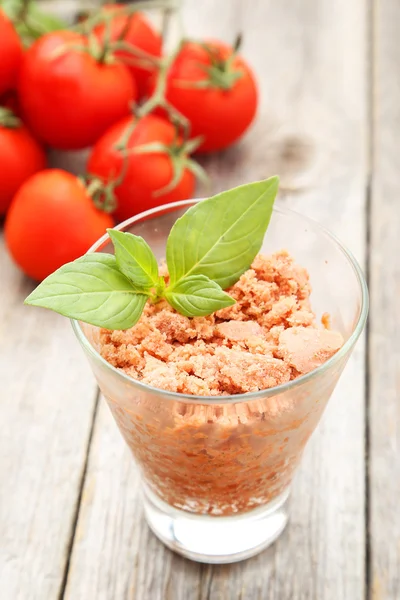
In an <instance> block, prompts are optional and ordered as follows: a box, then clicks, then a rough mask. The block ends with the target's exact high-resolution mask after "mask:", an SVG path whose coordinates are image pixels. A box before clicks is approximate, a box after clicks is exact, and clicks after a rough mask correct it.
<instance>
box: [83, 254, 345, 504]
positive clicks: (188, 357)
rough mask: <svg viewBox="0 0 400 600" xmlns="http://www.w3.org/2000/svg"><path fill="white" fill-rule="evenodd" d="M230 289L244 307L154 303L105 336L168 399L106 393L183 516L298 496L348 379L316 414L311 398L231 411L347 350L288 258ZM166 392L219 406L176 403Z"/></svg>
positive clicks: (107, 353)
mask: <svg viewBox="0 0 400 600" xmlns="http://www.w3.org/2000/svg"><path fill="white" fill-rule="evenodd" d="M165 275H166V277H167V278H168V276H167V274H166V273H165ZM227 292H228V293H229V294H230V295H231V296H232V297H233V298H234V299H235V300H236V304H234V305H233V306H229V307H227V308H224V309H222V310H219V311H217V312H215V313H213V314H211V315H209V316H207V317H193V318H188V317H185V316H183V315H181V314H178V313H177V312H176V311H175V310H174V309H173V308H172V307H171V306H170V305H169V304H167V302H166V301H165V300H162V301H160V302H158V303H157V304H150V303H148V304H147V305H146V307H145V309H144V312H143V314H142V316H141V318H140V320H139V321H138V323H137V324H136V325H135V326H134V327H132V328H131V329H128V330H125V331H109V330H106V329H98V330H97V331H96V338H97V343H96V344H95V345H96V347H97V349H98V351H99V352H100V353H101V355H102V356H103V358H105V359H106V360H107V361H108V362H109V363H110V364H111V365H113V366H114V367H116V368H117V369H119V370H122V371H123V372H124V373H125V374H126V375H128V376H129V377H131V378H133V379H136V380H138V381H140V382H141V383H144V384H147V385H148V386H152V387H153V388H158V389H159V390H160V393H159V394H157V393H155V394H151V395H148V396H146V399H145V401H143V398H139V397H138V398H135V397H133V396H132V395H131V396H129V394H128V395H127V397H126V398H123V399H121V398H116V397H115V395H113V392H112V391H111V390H109V391H108V390H107V385H106V383H105V384H104V386H102V389H103V392H104V393H105V395H106V396H107V399H108V400H109V404H110V407H111V410H112V412H113V414H114V417H115V419H116V421H117V423H118V425H119V427H120V429H121V431H122V433H123V435H124V437H125V438H126V441H127V442H128V444H129V446H130V448H131V450H132V451H133V453H134V455H135V457H136V458H137V460H138V461H139V463H140V464H141V465H142V466H143V467H144V468H143V474H144V477H145V481H146V483H147V485H148V486H149V487H150V488H151V489H152V490H153V491H154V492H155V493H156V494H157V495H158V496H160V497H161V498H162V499H163V500H164V501H166V502H167V503H168V504H170V505H172V506H175V507H176V508H181V509H185V510H188V511H193V512H196V513H208V514H211V515H231V514H236V513H240V512H245V511H248V510H251V509H252V508H255V507H257V506H260V505H264V504H266V503H268V502H270V501H271V500H273V499H274V498H275V497H277V496H279V495H280V494H281V493H282V492H283V491H285V490H286V489H287V487H288V485H289V483H290V481H291V478H292V475H293V471H294V469H295V467H296V465H297V464H298V462H299V460H300V458H301V453H302V450H303V448H304V445H305V443H306V441H307V440H308V438H309V436H310V435H311V433H312V431H313V429H314V428H315V425H316V423H317V422H318V420H319V417H320V415H321V413H322V411H323V408H324V406H325V403H326V400H327V398H328V397H329V395H330V393H331V391H332V389H333V387H334V385H335V383H336V378H335V377H333V378H332V380H329V381H327V382H325V384H324V387H323V389H322V388H321V389H320V390H319V392H320V397H321V401H320V402H315V404H314V405H313V406H311V407H310V408H309V409H307V410H306V409H305V403H306V402H307V400H308V399H309V395H310V394H309V390H307V389H305V390H303V391H302V392H299V391H297V390H296V388H294V389H293V391H292V393H291V394H288V393H287V392H286V393H285V395H284V396H283V394H282V395H280V394H279V391H277V394H276V395H274V396H272V397H271V396H270V397H266V398H261V399H260V398H258V399H257V400H249V401H247V402H244V401H243V396H242V397H240V398H238V401H237V403H235V402H234V401H233V402H232V403H228V404H227V403H224V404H222V403H221V404H218V397H221V396H222V397H224V396H227V395H235V394H244V393H247V392H257V391H260V390H267V389H269V388H272V387H275V386H279V385H281V384H285V383H287V382H289V381H291V380H293V379H296V378H297V377H299V376H301V375H304V374H306V373H308V372H310V371H312V370H313V369H315V368H316V367H318V366H319V365H321V364H322V363H324V362H325V361H326V360H328V359H329V358H330V357H331V356H332V355H333V354H335V352H337V351H338V350H339V348H341V346H342V345H343V338H342V336H341V334H340V333H338V332H335V331H330V330H329V329H328V328H327V327H328V325H329V319H328V318H327V316H326V315H324V317H323V319H322V323H323V324H322V325H321V326H319V325H318V324H317V322H316V318H315V315H314V313H313V311H312V308H311V305H310V292H311V287H310V283H309V276H308V273H307V271H306V270H305V269H304V268H302V267H301V266H299V265H297V264H296V263H295V261H294V260H293V258H292V257H291V256H290V255H289V254H288V253H287V252H285V251H281V252H277V253H275V254H273V255H272V256H270V257H266V256H263V255H258V256H256V258H255V259H254V261H253V263H252V265H251V268H250V269H248V270H247V271H246V272H245V273H243V275H242V276H241V277H240V279H239V280H238V281H237V282H236V283H235V284H234V285H233V286H232V287H231V288H230V289H228V290H227ZM89 336H90V337H93V334H89ZM93 342H94V340H93ZM100 383H101V382H100ZM162 390H166V391H168V392H178V393H182V394H187V395H195V396H198V397H199V396H208V397H210V396H211V397H214V398H215V400H214V401H213V402H212V403H208V404H206V403H204V404H202V403H201V400H200V401H199V403H198V404H196V403H192V402H188V403H187V404H184V403H182V402H179V403H178V402H171V401H170V400H168V399H163V394H162ZM233 400H234V398H233Z"/></svg>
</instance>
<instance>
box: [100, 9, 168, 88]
mask: <svg viewBox="0 0 400 600" xmlns="http://www.w3.org/2000/svg"><path fill="white" fill-rule="evenodd" d="M124 8H126V7H124V5H123V4H106V5H105V6H104V7H103V9H102V12H104V13H105V14H107V13H108V12H114V13H115V16H113V18H112V20H111V28H110V33H111V35H110V40H111V42H115V41H116V40H118V39H119V37H120V36H121V33H122V32H123V31H125V28H127V29H126V32H125V35H124V41H125V42H126V43H127V44H129V45H130V46H132V47H134V48H138V49H139V50H142V51H143V52H146V53H147V54H149V55H150V56H154V57H160V56H161V48H162V39H161V36H160V35H159V33H157V32H156V31H155V30H154V29H153V27H152V26H151V25H150V23H149V22H148V21H147V20H146V18H145V17H144V16H143V15H142V14H141V13H138V12H137V13H133V15H132V16H129V15H127V14H123V13H121V14H118V13H117V12H116V9H117V10H118V9H121V10H122V11H123V10H124ZM128 22H129V27H127V26H128ZM94 31H95V33H96V35H97V37H98V39H99V40H100V41H103V40H104V36H105V31H106V25H105V24H103V23H102V24H101V25H98V26H97V27H96V28H95V30H94ZM115 56H116V57H118V58H119V59H120V60H121V61H122V62H126V64H127V67H128V69H129V71H130V73H131V75H132V77H133V79H134V80H135V81H136V84H137V87H138V91H139V96H140V97H142V96H143V95H144V94H145V93H146V90H147V86H148V80H149V78H150V77H151V75H152V74H153V73H154V72H155V68H154V67H152V66H151V64H147V65H146V63H145V62H141V60H140V58H138V57H135V55H134V54H132V53H131V52H128V51H124V50H118V51H116V52H115Z"/></svg>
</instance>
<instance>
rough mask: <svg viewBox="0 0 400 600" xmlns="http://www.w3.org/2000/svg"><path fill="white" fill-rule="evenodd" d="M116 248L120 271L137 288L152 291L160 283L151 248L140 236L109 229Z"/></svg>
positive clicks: (108, 231)
mask: <svg viewBox="0 0 400 600" xmlns="http://www.w3.org/2000/svg"><path fill="white" fill-rule="evenodd" d="M107 233H108V235H109V236H110V238H111V241H112V243H113V244H114V248H115V258H116V260H117V265H118V268H119V270H120V271H121V272H122V273H123V274H124V275H125V276H126V277H128V279H130V280H131V281H132V282H133V283H134V285H135V287H136V288H140V289H144V290H146V289H150V288H151V287H154V286H156V285H157V283H158V264H157V259H156V257H155V256H154V254H153V252H152V250H151V248H150V246H149V245H148V244H147V242H145V241H144V239H143V238H141V237H140V236H138V235H133V234H132V233H123V232H122V231H117V230H116V229H107Z"/></svg>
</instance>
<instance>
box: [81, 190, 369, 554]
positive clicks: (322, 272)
mask: <svg viewBox="0 0 400 600" xmlns="http://www.w3.org/2000/svg"><path fill="white" fill-rule="evenodd" d="M195 202H196V201H195V200H187V201H182V202H176V203H173V204H169V205H164V206H161V207H158V208H156V209H153V210H150V211H147V212H144V213H142V214H139V215H137V216H135V217H133V218H131V219H129V220H127V221H125V222H124V223H122V224H121V225H119V226H118V227H117V229H119V230H121V231H128V232H131V233H134V234H135V235H140V236H142V237H143V238H144V239H145V240H146V241H147V242H148V244H149V245H150V246H151V248H152V249H153V251H154V253H155V255H156V256H157V258H158V259H159V260H161V259H163V258H164V257H165V245H166V240H167V237H168V234H169V232H170V229H171V227H172V225H173V224H174V222H175V221H176V219H177V218H179V217H180V216H181V215H182V214H184V212H185V211H186V210H187V209H188V208H189V207H190V206H192V205H193V204H194V203H195ZM281 249H287V250H288V251H289V252H290V254H291V255H292V256H293V257H294V258H295V260H296V262H297V263H298V264H300V265H301V266H303V267H305V268H306V269H307V270H308V272H309V274H310V281H311V285H312V294H311V305H312V307H313V309H314V311H315V313H316V316H317V318H320V317H321V316H322V314H323V313H325V312H328V313H329V315H330V319H331V325H332V328H333V329H334V330H337V331H340V332H341V334H342V335H343V337H344V340H345V341H344V345H343V346H342V348H341V349H340V350H339V351H338V352H337V353H336V354H335V355H334V356H332V357H331V358H330V359H329V360H327V361H326V362H325V363H324V364H322V365H321V366H320V367H318V368H316V369H315V370H314V371H312V372H310V373H308V374H306V375H303V376H301V377H299V378H298V379H295V380H293V381H290V382H288V383H285V384H283V385H279V386H277V387H275V388H271V389H268V390H264V391H259V392H253V393H247V394H238V395H232V396H221V397H205V396H192V395H185V394H180V393H174V392H169V391H164V390H161V389H156V388H153V387H151V386H149V385H146V384H144V383H141V382H140V381H137V380H135V379H132V378H130V377H129V376H127V375H126V374H125V373H124V372H123V371H121V370H118V369H116V368H115V367H113V366H112V365H111V364H109V363H108V362H106V361H105V360H104V359H103V358H102V357H101V356H100V354H99V352H98V350H99V329H98V328H97V327H93V326H91V325H87V324H84V323H80V322H77V321H73V322H72V324H73V328H74V331H75V333H76V335H77V337H78V339H79V341H80V343H81V344H82V346H83V349H84V351H85V353H86V355H87V357H88V359H89V362H90V364H91V367H92V369H93V372H94V374H95V377H96V379H97V381H98V384H99V386H100V389H101V391H102V393H103V395H104V397H105V398H106V400H107V402H108V405H109V407H110V409H111V412H112V414H113V417H114V419H115V421H116V423H117V425H118V427H119V429H120V431H121V433H122V435H123V437H124V438H125V441H126V443H127V444H128V446H129V448H130V449H131V451H132V454H133V456H134V458H135V460H136V462H137V464H138V465H139V467H140V471H141V481H142V489H143V502H144V509H145V515H146V519H147V522H148V524H149V526H150V528H151V529H152V530H153V532H154V533H155V534H156V536H158V537H159V539H160V540H162V541H163V542H164V543H165V544H166V545H167V546H168V547H170V548H172V549H173V550H175V551H176V552H178V553H180V554H182V555H183V556H186V557H188V558H191V559H193V560H197V561H200V562H206V563H228V562H234V561H238V560H242V559H245V558H248V557H250V556H253V555H255V554H257V553H258V552H260V551H261V550H262V549H264V548H265V547H267V546H268V545H269V544H271V543H272V542H273V541H274V540H276V539H277V537H278V536H279V535H280V534H281V533H282V531H283V529H284V528H285V526H286V524H287V522H288V518H289V512H288V497H289V492H290V484H291V481H292V478H293V475H294V472H295V470H296V468H297V465H298V464H299V462H300V460H301V456H302V453H303V450H304V447H305V445H306V443H307V441H308V439H309V437H310V435H311V434H312V432H313V431H314V429H315V427H316V425H317V423H318V421H319V420H320V418H321V415H322V413H323V411H324V409H325V406H326V404H327V402H328V399H329V397H330V396H331V394H332V392H333V390H334V388H335V386H336V384H337V381H338V379H339V377H340V374H341V373H342V371H343V368H344V366H345V364H346V362H347V360H348V358H349V356H350V354H351V352H352V349H353V347H354V344H355V343H356V341H357V339H358V337H359V335H360V333H361V331H362V329H363V327H364V324H365V321H366V316H367V311H368V293H367V287H366V283H365V280H364V277H363V274H362V272H361V269H360V267H359V266H358V264H357V262H356V260H355V259H354V257H353V256H352V255H351V253H350V252H349V251H348V250H346V248H344V247H343V246H342V245H341V244H340V242H339V241H338V240H337V239H336V238H335V237H334V236H333V235H332V234H330V233H329V232H328V231H327V230H325V229H324V228H323V227H321V226H320V225H318V224H317V223H316V222H314V221H312V220H310V219H308V218H306V217H304V216H301V215H299V214H297V213H295V212H293V211H290V210H287V209H283V208H281V207H276V208H274V211H273V215H272V219H271V223H270V226H269V228H268V231H267V233H266V236H265V239H264V243H263V246H262V248H261V252H262V253H263V254H267V255H268V254H271V253H273V252H275V251H278V250H281ZM112 251H113V246H112V244H111V242H110V239H109V237H108V235H105V236H103V237H102V238H101V239H100V240H99V241H98V242H97V243H96V244H95V245H94V246H93V247H92V248H91V249H90V252H112ZM310 493H312V491H311V490H310Z"/></svg>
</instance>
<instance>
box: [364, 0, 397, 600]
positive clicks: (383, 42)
mask: <svg viewBox="0 0 400 600" xmlns="http://www.w3.org/2000/svg"><path fill="white" fill-rule="evenodd" d="M373 17H374V20H373V33H374V46H373V48H374V102H373V109H374V110H373V113H374V114H373V117H374V137H373V168H374V176H373V181H372V199H371V204H372V206H371V263H370V264H371V268H370V270H371V316H370V352H369V373H370V386H369V389H370V442H371V445H370V461H369V462H370V517H371V524H370V544H371V577H370V579H371V585H372V591H371V598H373V600H397V599H398V598H400V519H399V496H400V445H399V440H400V345H399V339H400V320H399V293H400V262H399V253H400V238H399V230H400V207H399V195H400V180H399V172H400V155H399V144H400V87H399V81H400V79H399V65H400V47H399V40H398V27H397V25H398V23H399V21H400V5H399V3H398V2H394V1H392V2H390V1H389V2H374V11H373Z"/></svg>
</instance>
